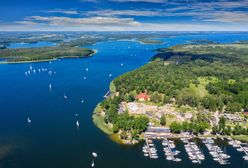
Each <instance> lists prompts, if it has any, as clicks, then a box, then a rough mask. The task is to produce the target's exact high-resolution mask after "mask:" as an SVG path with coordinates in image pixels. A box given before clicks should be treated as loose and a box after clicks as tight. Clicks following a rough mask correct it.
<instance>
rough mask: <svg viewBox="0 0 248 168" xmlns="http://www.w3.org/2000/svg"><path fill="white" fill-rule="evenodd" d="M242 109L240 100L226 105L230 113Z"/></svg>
mask: <svg viewBox="0 0 248 168" xmlns="http://www.w3.org/2000/svg"><path fill="white" fill-rule="evenodd" d="M241 109H242V104H240V103H238V102H234V103H228V104H227V106H226V111H227V112H230V113H234V112H240V111H241Z"/></svg>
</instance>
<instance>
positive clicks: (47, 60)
mask: <svg viewBox="0 0 248 168" xmlns="http://www.w3.org/2000/svg"><path fill="white" fill-rule="evenodd" d="M92 51H93V53H91V54H89V55H85V56H64V57H57V58H52V59H41V60H33V61H14V62H8V61H3V62H1V61H0V64H25V63H39V62H49V61H56V60H58V59H63V58H84V57H91V56H93V55H95V54H97V52H98V51H97V50H95V49H94V50H92Z"/></svg>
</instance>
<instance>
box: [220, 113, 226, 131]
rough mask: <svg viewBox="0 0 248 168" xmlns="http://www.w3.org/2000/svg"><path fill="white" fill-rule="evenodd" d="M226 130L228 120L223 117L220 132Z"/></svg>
mask: <svg viewBox="0 0 248 168" xmlns="http://www.w3.org/2000/svg"><path fill="white" fill-rule="evenodd" d="M225 128H226V119H225V118H224V117H223V116H221V117H220V120H219V131H220V132H224V130H225Z"/></svg>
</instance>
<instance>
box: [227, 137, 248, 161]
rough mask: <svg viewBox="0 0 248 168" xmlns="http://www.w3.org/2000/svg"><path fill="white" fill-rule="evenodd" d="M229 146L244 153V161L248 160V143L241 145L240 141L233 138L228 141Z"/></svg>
mask: <svg viewBox="0 0 248 168" xmlns="http://www.w3.org/2000/svg"><path fill="white" fill-rule="evenodd" d="M228 144H229V145H231V146H233V147H234V148H236V149H237V151H238V152H244V153H245V156H243V159H244V160H248V145H247V143H241V142H240V141H238V140H233V139H231V138H229V139H228ZM242 145H246V147H244V146H242Z"/></svg>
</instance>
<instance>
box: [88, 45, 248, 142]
mask: <svg viewBox="0 0 248 168" xmlns="http://www.w3.org/2000/svg"><path fill="white" fill-rule="evenodd" d="M247 67H248V45H247V44H194V45H193V44H190V45H178V46H174V47H170V48H161V49H158V50H157V54H156V55H155V56H154V57H153V59H152V60H151V61H150V62H149V63H147V64H146V65H144V66H142V67H140V68H138V69H136V70H134V71H131V72H128V73H125V74H123V75H121V76H120V77H118V78H116V79H114V80H113V82H112V84H111V85H112V86H111V88H112V89H111V96H109V97H108V98H106V99H105V100H104V101H103V102H101V103H100V104H99V105H98V107H97V109H96V110H95V112H94V115H93V118H94V121H97V123H96V122H95V123H96V124H97V125H98V126H99V127H100V128H104V129H105V130H106V129H108V130H110V131H109V133H111V134H112V133H114V134H115V135H118V136H119V138H120V139H122V140H124V142H129V143H132V142H133V141H139V140H140V139H142V137H143V136H142V135H143V133H144V131H145V130H146V129H147V127H148V123H150V124H152V125H155V126H164V127H168V128H170V131H171V132H172V133H175V134H180V133H182V132H188V133H192V134H195V135H198V134H204V133H206V132H208V134H211V135H213V134H218V135H229V136H238V135H239V136H241V135H242V136H243V135H244V136H245V135H247V134H248V127H247V126H248V125H247V111H248V69H247ZM100 122H101V124H99V123H100ZM105 132H106V131H105ZM246 138H247V136H246Z"/></svg>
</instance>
